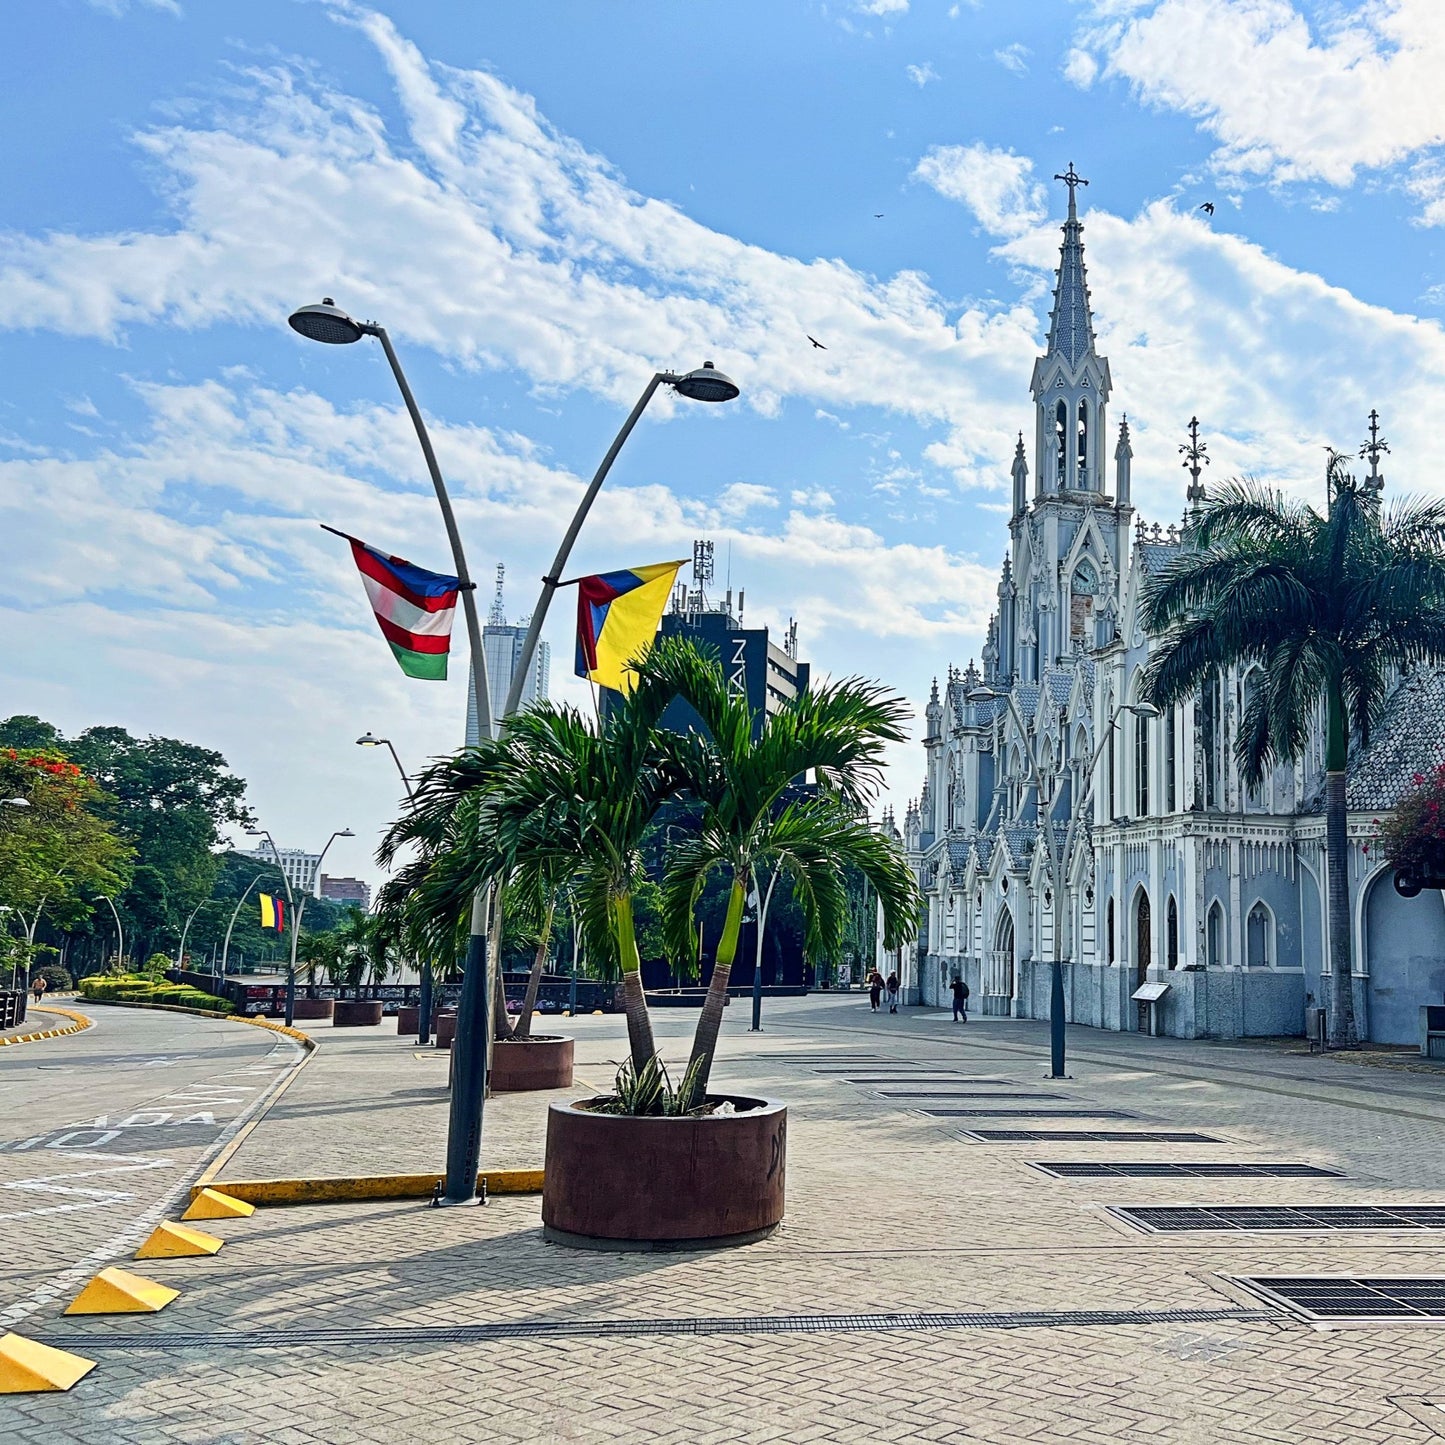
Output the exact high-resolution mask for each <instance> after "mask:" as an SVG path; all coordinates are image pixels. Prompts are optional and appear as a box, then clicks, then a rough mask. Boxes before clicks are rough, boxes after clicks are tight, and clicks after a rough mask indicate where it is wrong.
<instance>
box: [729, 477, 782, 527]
mask: <svg viewBox="0 0 1445 1445" xmlns="http://www.w3.org/2000/svg"><path fill="white" fill-rule="evenodd" d="M713 505H714V506H715V507H716V508H717V511H718V514H719V515H720V516H723V517H727V518H730V519H733V520H736V519H739V518H741V517H744V516H746V515H747V513H749V512H752V511H756V510H757V509H758V508H759V507H776V506H777V505H778V494H777V493H776V492H775V491H774V490H773V489H772V488H771V487H762V486H759V485H758V484H757V483H756V482H733V483H732V484H731V486H727V487H724V488H723V489H722V491H721V492H720V493H719V494H718V499H717V501H716V502H715V503H714V504H713Z"/></svg>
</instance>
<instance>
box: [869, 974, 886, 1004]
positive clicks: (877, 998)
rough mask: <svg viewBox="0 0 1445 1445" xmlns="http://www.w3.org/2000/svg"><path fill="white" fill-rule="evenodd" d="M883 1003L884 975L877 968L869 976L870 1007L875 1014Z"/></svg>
mask: <svg viewBox="0 0 1445 1445" xmlns="http://www.w3.org/2000/svg"><path fill="white" fill-rule="evenodd" d="M882 1002H883V975H882V974H881V973H879V972H878V970H877V969H876V968H875V969H874V970H873V972H872V973H870V974H869V975H868V1005H869V1007H870V1008H871V1009H872V1011H873V1012H874V1013H877V1012H878V1006H879V1005H880V1004H881V1003H882Z"/></svg>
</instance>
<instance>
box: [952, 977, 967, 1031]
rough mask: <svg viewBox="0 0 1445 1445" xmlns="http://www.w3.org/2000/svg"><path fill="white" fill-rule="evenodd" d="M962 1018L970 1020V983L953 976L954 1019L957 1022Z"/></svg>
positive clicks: (965, 1020)
mask: <svg viewBox="0 0 1445 1445" xmlns="http://www.w3.org/2000/svg"><path fill="white" fill-rule="evenodd" d="M960 1019H962V1020H963V1021H964V1023H967V1022H968V985H967V984H966V983H965V982H964V981H963V980H962V979H961V978H959V977H958V975H957V974H955V975H954V978H953V1021H954V1023H957V1022H958V1021H959V1020H960Z"/></svg>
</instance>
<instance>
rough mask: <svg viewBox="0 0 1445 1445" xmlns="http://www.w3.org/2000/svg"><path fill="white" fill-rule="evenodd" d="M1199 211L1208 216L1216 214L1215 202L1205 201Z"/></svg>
mask: <svg viewBox="0 0 1445 1445" xmlns="http://www.w3.org/2000/svg"><path fill="white" fill-rule="evenodd" d="M1199 209H1200V210H1201V211H1203V212H1204V214H1205V215H1206V216H1212V215H1213V214H1214V202H1213V201H1205V203H1204V204H1203V205H1202V206H1200V208H1199Z"/></svg>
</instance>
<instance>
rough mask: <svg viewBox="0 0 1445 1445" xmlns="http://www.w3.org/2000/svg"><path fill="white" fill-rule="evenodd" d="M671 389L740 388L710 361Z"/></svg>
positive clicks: (711, 394)
mask: <svg viewBox="0 0 1445 1445" xmlns="http://www.w3.org/2000/svg"><path fill="white" fill-rule="evenodd" d="M293 324H294V318H293ZM672 389H673V390H674V391H676V392H678V393H680V394H681V395H682V396H685V397H687V398H688V399H689V400H691V401H732V400H733V399H734V398H735V397H737V396H738V394H739V392H740V390H741V388H740V387H739V386H738V384H737V382H735V381H734V380H733V379H732V377H730V376H724V375H723V373H722V372H720V371H719V370H718V369H717V368H716V367H715V366H714V365H713V364H712V362H710V361H704V362H703V364H702V365H701V366H700V367H698V369H697V370H696V371H689V372H688V373H687V375H686V376H680V377H678V379H677V380H676V381H674V382H673V383H672Z"/></svg>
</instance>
